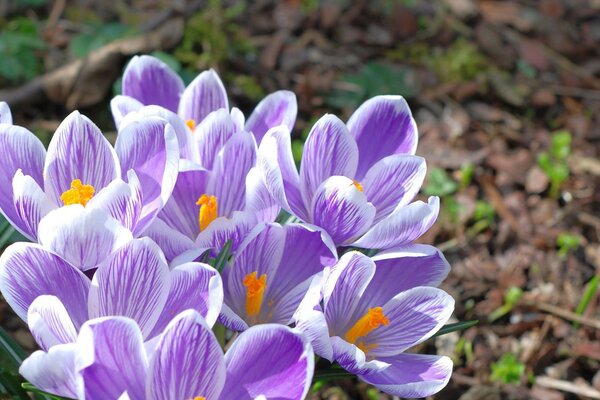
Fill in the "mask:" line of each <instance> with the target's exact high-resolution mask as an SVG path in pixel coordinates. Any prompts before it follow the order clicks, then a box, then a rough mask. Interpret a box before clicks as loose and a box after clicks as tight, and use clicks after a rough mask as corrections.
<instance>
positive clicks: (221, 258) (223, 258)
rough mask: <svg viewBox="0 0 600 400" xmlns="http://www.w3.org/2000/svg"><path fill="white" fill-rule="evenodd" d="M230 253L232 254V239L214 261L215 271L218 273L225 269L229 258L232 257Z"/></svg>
mask: <svg viewBox="0 0 600 400" xmlns="http://www.w3.org/2000/svg"><path fill="white" fill-rule="evenodd" d="M230 252H231V239H230V240H228V241H227V242H226V243H225V246H223V248H222V249H221V251H220V252H219V255H217V257H216V258H215V259H214V263H213V264H212V265H213V267H215V269H216V270H217V271H219V272H221V271H222V270H223V268H224V267H225V264H226V263H227V261H228V260H229V256H230V255H231V254H230Z"/></svg>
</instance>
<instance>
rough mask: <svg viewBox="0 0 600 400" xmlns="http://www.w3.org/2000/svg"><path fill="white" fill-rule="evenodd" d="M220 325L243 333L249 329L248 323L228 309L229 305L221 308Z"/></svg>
mask: <svg viewBox="0 0 600 400" xmlns="http://www.w3.org/2000/svg"><path fill="white" fill-rule="evenodd" d="M219 323H220V324H221V325H224V326H226V327H227V328H229V329H231V330H232V331H236V332H242V331H245V330H246V329H248V328H249V326H248V324H247V323H246V321H244V320H243V319H241V318H240V317H239V316H238V315H237V314H236V313H234V312H233V311H232V310H231V308H229V307H227V304H223V307H221V314H220V315H219Z"/></svg>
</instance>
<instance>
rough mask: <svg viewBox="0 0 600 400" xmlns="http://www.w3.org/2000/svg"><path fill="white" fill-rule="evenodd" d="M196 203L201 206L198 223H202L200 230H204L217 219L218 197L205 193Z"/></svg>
mask: <svg viewBox="0 0 600 400" xmlns="http://www.w3.org/2000/svg"><path fill="white" fill-rule="evenodd" d="M196 205H198V206H200V213H199V214H198V224H199V225H200V231H203V230H205V229H206V228H207V227H208V225H210V223H211V222H213V221H214V220H215V219H217V198H216V197H215V196H209V195H207V194H203V195H202V196H200V198H199V199H198V201H197V202H196Z"/></svg>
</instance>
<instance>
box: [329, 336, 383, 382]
mask: <svg viewBox="0 0 600 400" xmlns="http://www.w3.org/2000/svg"><path fill="white" fill-rule="evenodd" d="M331 345H332V347H333V358H334V359H335V361H337V363H338V364H340V366H341V367H342V368H344V369H345V370H346V371H348V372H350V373H352V374H355V375H363V374H366V373H368V372H376V371H381V370H384V369H385V368H387V367H388V366H389V364H388V363H385V362H382V361H379V360H375V359H369V361H367V357H366V356H365V353H364V352H363V351H362V350H361V349H359V348H358V347H356V346H355V345H353V344H350V343H348V342H346V341H345V340H344V339H342V338H341V337H339V336H333V337H332V338H331Z"/></svg>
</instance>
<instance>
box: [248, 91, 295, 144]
mask: <svg viewBox="0 0 600 400" xmlns="http://www.w3.org/2000/svg"><path fill="white" fill-rule="evenodd" d="M297 114H298V102H297V101H296V95H295V94H294V92H290V91H289V90H279V91H277V92H274V93H271V94H269V95H268V96H267V97H265V98H264V99H262V100H261V101H260V103H258V105H257V106H256V108H255V109H254V111H252V114H251V115H250V118H248V122H246V131H248V132H252V134H253V135H254V137H255V138H256V143H260V142H261V140H262V138H263V136H265V134H266V133H267V132H268V131H269V129H271V128H273V127H276V126H278V125H283V126H285V127H286V128H287V129H288V131H290V132H291V131H292V129H293V128H294V124H295V123H296V115H297Z"/></svg>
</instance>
